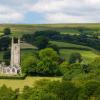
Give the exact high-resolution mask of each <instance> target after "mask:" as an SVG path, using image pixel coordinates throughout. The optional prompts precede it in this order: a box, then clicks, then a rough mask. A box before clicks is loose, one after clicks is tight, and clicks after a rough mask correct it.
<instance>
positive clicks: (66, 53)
mask: <svg viewBox="0 0 100 100" xmlns="http://www.w3.org/2000/svg"><path fill="white" fill-rule="evenodd" d="M73 52H77V53H80V54H81V55H82V57H83V60H84V61H85V62H91V61H93V60H94V59H95V58H96V57H100V56H99V55H97V54H95V53H94V52H92V51H85V50H71V49H61V50H60V54H61V56H62V57H64V58H65V59H66V60H68V59H69V57H70V55H71V54H72V53H73Z"/></svg>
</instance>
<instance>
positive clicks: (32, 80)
mask: <svg viewBox="0 0 100 100" xmlns="http://www.w3.org/2000/svg"><path fill="white" fill-rule="evenodd" d="M42 79H48V80H51V81H52V80H61V79H62V78H61V77H26V79H25V80H9V79H0V86H2V85H6V86H7V87H11V88H12V89H13V90H15V89H17V88H19V89H20V90H21V91H22V89H23V88H24V86H30V87H32V86H34V85H35V84H36V82H37V81H39V80H42Z"/></svg>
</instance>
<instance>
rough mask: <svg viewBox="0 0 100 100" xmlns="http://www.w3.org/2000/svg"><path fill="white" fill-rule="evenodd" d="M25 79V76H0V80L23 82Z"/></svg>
mask: <svg viewBox="0 0 100 100" xmlns="http://www.w3.org/2000/svg"><path fill="white" fill-rule="evenodd" d="M25 78H26V74H23V75H20V76H19V75H17V76H0V79H10V80H11V79H12V80H24V79H25Z"/></svg>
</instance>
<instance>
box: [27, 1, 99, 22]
mask: <svg viewBox="0 0 100 100" xmlns="http://www.w3.org/2000/svg"><path fill="white" fill-rule="evenodd" d="M99 5H100V1H99V0H38V2H36V3H35V4H29V5H27V7H28V9H30V11H33V12H37V13H40V14H44V18H45V19H46V21H47V22H50V23H55V22H56V23H67V22H69V23H79V22H83V23H86V22H98V21H99V22H100V19H99V18H98V17H96V16H100V6H99ZM94 15H96V16H94Z"/></svg>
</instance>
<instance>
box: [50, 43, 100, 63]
mask: <svg viewBox="0 0 100 100" xmlns="http://www.w3.org/2000/svg"><path fill="white" fill-rule="evenodd" d="M50 43H53V44H56V45H57V46H58V47H59V48H60V55H61V56H62V57H64V58H65V59H66V60H68V59H69V57H70V55H71V54H72V53H74V52H77V53H80V54H81V55H82V57H83V60H84V61H86V62H91V61H93V60H94V59H95V58H96V57H99V56H100V55H99V52H97V51H96V50H94V49H92V48H90V47H88V46H82V45H76V44H72V43H66V42H57V41H51V42H50Z"/></svg>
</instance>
